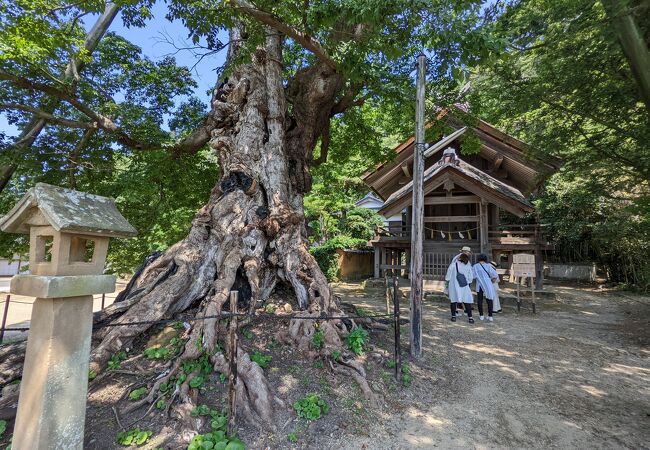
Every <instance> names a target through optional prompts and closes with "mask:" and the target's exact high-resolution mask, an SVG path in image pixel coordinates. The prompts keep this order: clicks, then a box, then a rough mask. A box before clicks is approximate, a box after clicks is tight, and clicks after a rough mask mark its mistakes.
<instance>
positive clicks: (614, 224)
mask: <svg viewBox="0 0 650 450" xmlns="http://www.w3.org/2000/svg"><path fill="white" fill-rule="evenodd" d="M604 3H605V2H595V1H591V0H554V1H543V2H512V3H510V4H508V5H507V6H506V7H504V9H503V10H502V11H500V14H499V15H498V17H497V18H496V20H494V22H493V23H492V25H491V26H492V27H493V35H494V36H495V38H497V39H503V40H505V42H507V50H506V51H504V52H502V54H501V58H498V59H496V60H494V61H492V63H491V64H489V65H484V66H482V67H481V69H480V70H478V71H476V72H475V73H474V74H473V75H472V88H473V89H472V92H471V93H470V95H469V97H468V100H469V101H470V102H471V104H472V111H473V113H475V114H476V115H479V116H481V117H482V118H483V119H485V120H487V121H489V122H491V123H494V124H495V125H497V126H498V127H499V128H501V129H502V130H503V131H506V132H508V133H510V134H512V135H514V136H516V137H518V138H520V139H522V140H524V141H525V142H527V143H528V144H530V153H531V154H532V155H534V156H538V157H540V158H542V159H544V158H548V157H550V156H552V157H559V158H561V159H562V161H563V163H564V164H563V167H562V169H561V170H560V171H559V172H558V173H557V174H555V175H554V176H553V177H552V178H551V179H550V180H549V182H548V184H547V186H546V189H544V190H542V191H541V192H540V194H539V196H538V197H537V198H536V200H535V203H536V206H537V207H538V211H539V220H540V221H541V222H542V223H544V224H546V225H547V227H546V228H545V230H546V231H547V233H548V236H549V237H550V238H551V241H552V242H553V243H554V244H555V251H554V255H551V256H552V257H554V258H555V259H556V260H557V261H558V262H583V261H595V262H597V263H599V264H600V265H602V266H603V267H604V269H605V271H606V274H607V276H608V277H609V278H610V279H611V280H613V281H617V282H621V283H625V284H628V285H634V286H636V287H638V288H641V289H645V290H648V289H650V260H648V258H647V254H648V238H649V237H650V225H649V224H648V219H647V218H648V213H649V212H650V209H649V208H648V205H649V204H650V200H649V199H650V188H649V187H648V179H649V177H650V158H648V154H649V153H648V142H650V111H648V109H647V107H646V106H645V105H644V103H643V101H642V98H641V95H640V90H639V89H638V86H637V84H636V82H635V78H634V76H633V74H632V72H631V69H630V64H629V62H628V59H627V58H626V56H625V54H624V53H623V51H622V49H621V46H620V43H619V41H618V38H617V36H616V30H615V29H614V27H613V25H612V22H611V21H610V20H609V18H608V17H607V14H606V11H605V9H604V8H603V4H604ZM631 6H632V4H630V7H631ZM646 12H647V11H646ZM643 14H645V13H642V12H641V11H637V10H636V9H635V8H633V7H631V8H630V11H629V17H630V19H632V20H634V21H635V22H636V24H637V26H638V27H639V29H640V32H641V34H642V35H645V36H647V35H648V33H650V22H649V21H648V20H646V16H647V14H646V16H644V15H643Z"/></svg>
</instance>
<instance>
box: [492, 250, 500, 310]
mask: <svg viewBox="0 0 650 450" xmlns="http://www.w3.org/2000/svg"><path fill="white" fill-rule="evenodd" d="M490 264H491V265H492V267H494V270H497V267H498V265H497V263H495V262H494V261H491V262H490ZM492 286H494V312H495V313H499V312H501V301H500V300H499V275H498V274H497V279H496V280H494V282H492Z"/></svg>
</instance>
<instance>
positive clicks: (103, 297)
mask: <svg viewBox="0 0 650 450" xmlns="http://www.w3.org/2000/svg"><path fill="white" fill-rule="evenodd" d="M105 304H106V294H102V309H104V305H105Z"/></svg>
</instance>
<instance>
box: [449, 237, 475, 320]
mask: <svg viewBox="0 0 650 450" xmlns="http://www.w3.org/2000/svg"><path fill="white" fill-rule="evenodd" d="M460 255H467V258H468V259H469V261H470V263H471V260H472V249H471V248H470V247H469V246H467V245H465V246H463V248H461V249H460V253H459V254H457V255H456V256H454V257H453V258H452V260H451V263H450V267H451V264H454V263H456V262H457V261H458V258H459V257H460ZM448 293H449V290H448V283H447V286H445V294H448ZM463 309H464V306H463V303H462V302H458V304H457V305H456V311H460V312H456V313H455V314H456V316H460V315H461V314H463Z"/></svg>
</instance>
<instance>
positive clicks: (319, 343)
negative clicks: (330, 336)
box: [311, 329, 325, 350]
mask: <svg viewBox="0 0 650 450" xmlns="http://www.w3.org/2000/svg"><path fill="white" fill-rule="evenodd" d="M324 343H325V333H323V330H320V329H319V330H316V331H315V332H314V335H313V336H312V337H311V345H313V346H314V348H315V349H316V350H320V349H321V348H323V344H324Z"/></svg>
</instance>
